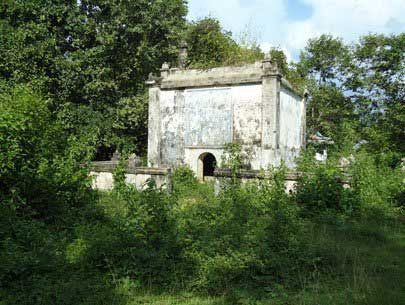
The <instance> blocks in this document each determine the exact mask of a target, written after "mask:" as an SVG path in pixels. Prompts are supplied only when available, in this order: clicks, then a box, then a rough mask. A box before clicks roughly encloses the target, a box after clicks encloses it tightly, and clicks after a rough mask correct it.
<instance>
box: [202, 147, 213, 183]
mask: <svg viewBox="0 0 405 305" xmlns="http://www.w3.org/2000/svg"><path fill="white" fill-rule="evenodd" d="M201 161H202V162H203V178H205V177H213V176H214V170H215V166H216V163H217V160H216V159H215V157H214V155H213V154H210V153H206V154H204V155H202V156H201Z"/></svg>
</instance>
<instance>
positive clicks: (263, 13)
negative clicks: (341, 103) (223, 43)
mask: <svg viewBox="0 0 405 305" xmlns="http://www.w3.org/2000/svg"><path fill="white" fill-rule="evenodd" d="M188 2H189V15H188V19H189V20H196V19H198V18H201V17H204V16H207V15H211V16H214V17H217V18H218V19H219V20H220V21H221V23H222V25H223V27H224V28H225V29H227V30H231V31H232V32H233V33H234V36H235V37H236V38H238V37H240V34H241V33H242V32H244V31H248V32H249V33H250V34H251V36H253V37H255V38H256V39H257V40H258V42H259V43H260V45H261V46H262V48H263V49H264V50H268V49H269V48H270V47H271V46H275V47H280V48H281V49H283V50H284V52H285V53H286V54H287V56H288V58H289V60H296V59H297V58H298V55H299V50H301V49H302V48H303V47H305V44H306V42H307V41H308V39H309V38H312V37H316V36H319V35H320V34H322V33H328V34H332V35H335V36H339V37H342V38H343V39H344V40H345V41H347V42H352V41H357V39H358V38H359V37H360V36H361V35H364V34H367V33H370V32H372V33H385V34H388V33H400V32H405V0H188Z"/></svg>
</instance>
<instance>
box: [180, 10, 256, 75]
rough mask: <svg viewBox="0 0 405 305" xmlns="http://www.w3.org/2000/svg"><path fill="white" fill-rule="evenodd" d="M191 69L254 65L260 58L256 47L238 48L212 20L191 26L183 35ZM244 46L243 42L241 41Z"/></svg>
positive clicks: (205, 19)
mask: <svg viewBox="0 0 405 305" xmlns="http://www.w3.org/2000/svg"><path fill="white" fill-rule="evenodd" d="M185 40H186V42H187V43H188V46H189V61H190V62H189V64H190V66H191V67H197V68H199V67H204V68H207V67H215V66H221V65H237V64H241V63H249V62H254V61H256V60H260V59H262V58H263V53H262V52H261V50H260V48H259V46H258V45H257V44H256V43H254V42H253V43H247V44H245V45H239V44H238V43H237V42H236V41H235V40H234V38H233V37H232V33H231V32H229V31H225V30H224V29H223V28H222V27H221V24H220V22H219V21H218V20H217V19H215V18H212V17H206V18H203V19H201V20H198V21H195V22H191V23H190V24H189V25H188V28H187V30H186V33H185ZM245 42H246V40H245Z"/></svg>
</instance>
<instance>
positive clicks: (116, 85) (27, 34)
mask: <svg viewBox="0 0 405 305" xmlns="http://www.w3.org/2000/svg"><path fill="white" fill-rule="evenodd" d="M186 13H187V9H186V6H185V2H184V1H183V0H169V1H159V0H155V1H147V0H141V1H115V0H104V1H86V0H83V1H80V2H77V1H76V0H72V1H35V0H28V1H19V0H7V1H3V2H2V3H1V4H0V42H1V46H0V56H1V59H0V77H1V78H3V79H6V80H7V82H9V83H11V84H12V83H27V82H29V83H31V84H32V85H33V86H35V88H37V89H39V90H40V91H41V92H42V93H44V94H46V95H48V94H50V95H51V96H53V97H54V98H53V101H54V103H53V105H50V106H52V107H53V109H58V110H59V109H60V108H63V110H64V111H66V110H67V109H69V110H71V111H72V116H74V117H76V118H77V119H78V123H79V125H81V124H80V122H85V121H86V120H87V119H86V118H85V117H80V116H79V114H80V113H83V107H85V108H86V107H87V108H86V109H87V110H86V111H85V112H86V113H87V114H89V113H91V112H92V115H91V116H94V117H102V119H101V120H99V122H98V123H97V124H98V126H99V127H100V130H101V131H102V132H104V133H102V134H101V135H102V141H101V142H100V146H101V147H104V149H102V151H103V150H104V151H105V150H106V149H107V150H112V149H115V146H119V145H122V144H121V143H122V142H124V140H121V139H123V137H124V138H125V142H128V141H129V144H131V145H132V147H133V148H138V149H139V150H142V148H144V147H145V145H144V143H140V141H144V139H145V137H144V134H145V130H146V120H145V115H144V114H140V115H139V116H137V118H138V121H137V122H136V123H133V124H131V126H132V127H134V128H135V129H130V130H128V133H127V130H123V129H122V123H121V122H122V120H124V119H125V118H126V117H125V115H124V113H123V111H122V107H123V106H122V105H123V104H125V103H126V102H128V101H129V100H131V101H132V102H131V106H135V107H137V108H139V109H140V111H141V112H143V113H146V107H145V102H144V101H143V100H142V99H141V98H139V97H140V96H143V94H144V92H145V86H144V81H145V80H146V78H147V75H148V74H149V73H150V72H153V71H156V70H157V69H158V68H159V67H160V66H161V64H162V63H163V62H164V61H171V60H173V59H174V58H175V56H176V54H177V46H178V44H179V41H180V35H181V32H182V31H183V29H184V27H185V15H186ZM125 101H126V102H125ZM67 103H68V104H69V106H68V107H66V104H67ZM118 108H120V109H121V110H118ZM122 115H124V116H122ZM67 117H68V116H67ZM134 118H135V117H134V116H132V118H131V119H132V120H133V119H134ZM69 122H70V121H68V122H66V123H67V124H68V123H69ZM111 134H112V135H114V136H112V137H111V136H110V135H111ZM134 134H137V135H140V136H137V137H133V135H134ZM117 139H119V140H121V141H118V142H117ZM109 147H110V148H109Z"/></svg>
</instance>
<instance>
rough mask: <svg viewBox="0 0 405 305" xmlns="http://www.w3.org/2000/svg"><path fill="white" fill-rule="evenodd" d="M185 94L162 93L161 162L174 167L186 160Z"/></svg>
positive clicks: (177, 92) (181, 92)
mask: <svg viewBox="0 0 405 305" xmlns="http://www.w3.org/2000/svg"><path fill="white" fill-rule="evenodd" d="M184 102H185V98H184V92H183V91H181V90H169V91H161V93H160V118H161V120H160V136H161V138H160V152H159V154H160V157H159V158H160V160H161V164H170V165H172V166H175V165H180V164H182V162H183V160H184Z"/></svg>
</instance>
